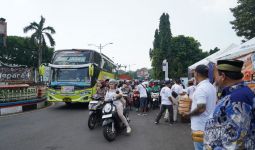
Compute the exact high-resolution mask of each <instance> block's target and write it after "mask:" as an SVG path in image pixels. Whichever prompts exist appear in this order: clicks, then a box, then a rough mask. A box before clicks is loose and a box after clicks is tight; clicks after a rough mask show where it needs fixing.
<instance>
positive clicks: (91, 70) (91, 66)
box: [89, 64, 94, 77]
mask: <svg viewBox="0 0 255 150" xmlns="http://www.w3.org/2000/svg"><path fill="white" fill-rule="evenodd" d="M93 75H94V65H93V64H90V65H89V76H90V77H92V76H93Z"/></svg>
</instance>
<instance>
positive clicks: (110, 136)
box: [103, 125, 116, 142]
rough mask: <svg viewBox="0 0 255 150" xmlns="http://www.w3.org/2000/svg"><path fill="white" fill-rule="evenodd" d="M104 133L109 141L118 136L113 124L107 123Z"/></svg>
mask: <svg viewBox="0 0 255 150" xmlns="http://www.w3.org/2000/svg"><path fill="white" fill-rule="evenodd" d="M103 134H104V137H105V139H106V140H107V141H109V142H112V141H113V140H115V138H116V131H112V126H111V125H107V126H104V127H103Z"/></svg>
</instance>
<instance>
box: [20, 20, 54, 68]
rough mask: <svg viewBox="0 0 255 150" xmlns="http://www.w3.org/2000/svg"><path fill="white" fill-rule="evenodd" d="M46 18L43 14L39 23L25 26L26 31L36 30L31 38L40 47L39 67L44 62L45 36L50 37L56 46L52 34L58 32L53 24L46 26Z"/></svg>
mask: <svg viewBox="0 0 255 150" xmlns="http://www.w3.org/2000/svg"><path fill="white" fill-rule="evenodd" d="M44 23H45V18H43V16H41V20H40V22H39V24H38V23H36V22H32V23H30V25H28V26H26V27H25V28H24V33H27V32H28V31H34V33H33V34H32V35H31V40H32V41H33V42H34V43H35V44H36V45H37V47H38V68H39V66H40V65H41V63H42V49H43V47H46V46H47V44H46V41H45V36H46V37H47V38H48V40H49V42H50V45H51V46H55V40H54V39H53V38H52V36H51V34H54V33H56V31H55V29H54V28H53V27H51V26H48V27H44Z"/></svg>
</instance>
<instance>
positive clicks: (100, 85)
mask: <svg viewBox="0 0 255 150" xmlns="http://www.w3.org/2000/svg"><path fill="white" fill-rule="evenodd" d="M96 90H97V91H96V94H97V95H98V96H100V97H104V96H105V93H106V88H105V85H104V83H103V81H97V84H96Z"/></svg>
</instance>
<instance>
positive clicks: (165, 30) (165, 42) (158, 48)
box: [149, 13, 172, 79]
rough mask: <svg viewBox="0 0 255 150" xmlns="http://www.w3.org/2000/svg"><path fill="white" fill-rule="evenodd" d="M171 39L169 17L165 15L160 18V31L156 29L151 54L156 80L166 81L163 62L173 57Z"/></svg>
mask: <svg viewBox="0 0 255 150" xmlns="http://www.w3.org/2000/svg"><path fill="white" fill-rule="evenodd" d="M171 38H172V33H171V29H170V21H169V15H168V14H167V13H163V14H162V15H161V17H160V22H159V29H156V31H155V34H154V41H153V49H150V52H149V53H150V58H151V60H152V70H153V74H152V76H153V78H155V79H164V72H163V71H162V62H163V60H164V59H166V58H169V57H170V56H171V47H170V44H171ZM169 67H171V66H169Z"/></svg>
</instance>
